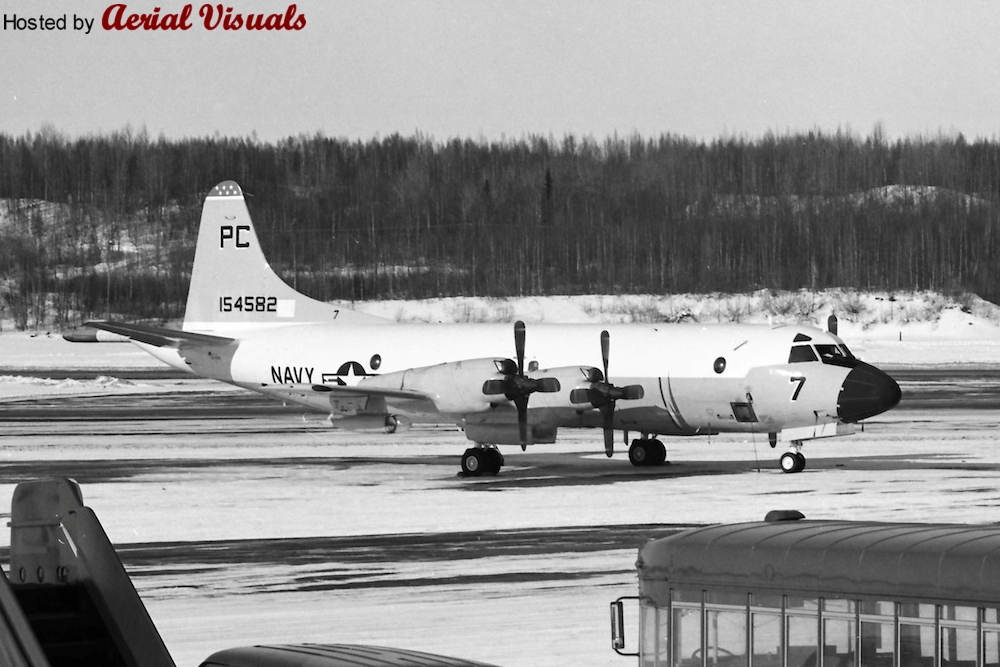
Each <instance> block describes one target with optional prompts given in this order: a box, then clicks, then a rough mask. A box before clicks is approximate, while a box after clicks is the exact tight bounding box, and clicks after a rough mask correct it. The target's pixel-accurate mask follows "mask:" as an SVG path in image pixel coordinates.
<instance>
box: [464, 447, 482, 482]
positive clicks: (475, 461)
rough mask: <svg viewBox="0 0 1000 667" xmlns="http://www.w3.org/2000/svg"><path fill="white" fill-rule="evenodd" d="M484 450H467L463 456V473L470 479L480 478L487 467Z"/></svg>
mask: <svg viewBox="0 0 1000 667" xmlns="http://www.w3.org/2000/svg"><path fill="white" fill-rule="evenodd" d="M483 451H484V450H482V449H467V450H465V453H464V454H462V473H463V474H464V475H466V476H468V477H479V476H480V475H482V474H483V471H484V469H485V468H486V467H487V466H486V456H485V455H484V454H483Z"/></svg>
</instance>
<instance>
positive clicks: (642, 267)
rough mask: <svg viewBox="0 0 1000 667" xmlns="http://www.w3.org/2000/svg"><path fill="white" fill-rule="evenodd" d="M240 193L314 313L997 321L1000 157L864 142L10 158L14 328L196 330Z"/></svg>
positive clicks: (320, 142)
mask: <svg viewBox="0 0 1000 667" xmlns="http://www.w3.org/2000/svg"><path fill="white" fill-rule="evenodd" d="M230 179H232V180H235V181H237V182H238V183H239V184H240V185H241V186H242V187H243V189H244V191H245V192H246V193H247V199H248V205H249V207H250V212H251V215H252V217H253V219H254V222H255V224H256V225H257V229H258V233H259V234H260V236H261V242H262V243H263V245H264V248H265V252H266V254H267V255H268V258H269V260H270V261H271V263H272V265H273V266H274V267H275V268H276V270H278V272H279V273H281V274H282V275H283V276H284V277H285V278H286V280H288V282H290V283H292V284H294V285H295V286H296V287H298V288H299V289H300V290H302V291H304V292H306V293H308V294H310V295H311V296H314V297H316V298H319V299H324V300H333V299H343V300H354V299H373V298H383V297H384V298H390V297H391V298H422V297H430V296H439V295H455V294H470V295H494V296H511V295H529V294H554V293H593V292H599V293H647V292H648V293H665V292H714V291H725V292H740V291H747V290H751V289H757V288H760V287H769V288H776V289H798V288H811V289H823V288H827V287H853V288H858V289H880V290H904V289H907V290H908V289H933V290H941V291H953V290H955V291H966V290H967V291H974V292H976V293H978V294H980V295H981V296H983V297H985V298H987V299H991V300H997V299H998V298H1000V278H998V275H1000V274H998V272H997V270H996V269H995V267H996V264H995V262H996V260H995V259H994V258H995V257H997V256H998V247H997V245H998V232H1000V229H998V225H1000V220H998V212H1000V208H998V197H1000V143H997V142H996V141H976V142H972V143H970V142H967V141H966V140H965V139H964V138H963V137H962V136H961V135H958V136H938V137H930V138H910V139H901V140H897V141H888V140H886V139H885V138H884V137H883V136H882V134H881V132H880V130H879V128H877V127H876V129H875V130H874V131H873V132H872V133H871V134H870V135H869V136H867V137H859V136H855V135H852V134H850V133H848V132H837V133H821V132H810V133H806V134H788V135H773V134H768V135H766V136H764V137H763V138H756V139H748V138H735V137H732V138H726V139H719V140H716V141H713V142H701V141H694V140H691V139H686V138H683V137H678V136H674V135H663V136H660V137H658V138H653V139H649V138H643V137H639V136H631V137H615V138H610V139H607V140H603V141H596V140H593V139H589V138H587V139H580V138H577V137H573V136H567V137H564V138H562V139H553V138H551V137H542V136H529V137H526V138H523V139H519V140H508V141H502V142H488V141H474V140H457V139H456V140H451V141H445V142H437V141H433V140H431V139H428V138H425V137H421V136H419V135H418V136H413V137H403V136H399V135H393V136H389V137H386V138H382V139H374V140H371V141H366V142H360V141H347V140H344V139H334V138H329V137H325V136H312V137H306V136H302V137H296V138H289V139H287V140H285V141H281V142H278V143H265V142H260V141H256V140H253V139H234V138H218V137H217V138H204V139H190V140H183V141H168V140H166V139H163V138H159V139H152V138H150V137H149V136H148V135H147V134H146V133H145V132H144V131H139V132H134V131H123V132H118V133H114V134H111V135H108V136H91V137H84V138H79V139H70V138H67V137H65V136H62V135H61V134H60V133H58V132H57V131H53V130H51V129H49V130H45V131H42V132H40V133H36V134H27V135H24V136H6V135H0V307H3V308H4V309H6V313H0V315H6V316H8V317H10V316H13V317H14V318H15V320H16V321H17V323H18V325H19V326H32V325H34V323H35V322H41V321H51V320H55V321H56V323H57V324H64V323H72V322H75V321H78V320H79V319H80V318H87V317H92V316H106V315H119V316H121V315H124V316H129V317H145V318H162V319H167V318H174V317H179V316H180V315H181V314H182V312H183V306H184V301H185V298H186V289H187V280H188V278H189V272H190V264H191V261H192V258H193V253H194V241H195V235H196V233H197V224H198V221H199V217H200V210H201V205H202V202H203V198H204V196H205V194H206V193H207V192H208V190H209V189H210V188H211V187H212V186H213V185H215V184H216V183H217V182H220V181H223V180H230Z"/></svg>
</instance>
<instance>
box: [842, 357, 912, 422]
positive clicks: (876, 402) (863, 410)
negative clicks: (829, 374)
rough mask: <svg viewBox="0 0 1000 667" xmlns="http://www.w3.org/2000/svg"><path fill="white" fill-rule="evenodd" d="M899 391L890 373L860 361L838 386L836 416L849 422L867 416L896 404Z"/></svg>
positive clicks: (899, 396)
mask: <svg viewBox="0 0 1000 667" xmlns="http://www.w3.org/2000/svg"><path fill="white" fill-rule="evenodd" d="M902 395H903V394H902V392H901V391H900V390H899V385H898V384H896V381H895V380H893V379H892V378H891V377H889V376H888V375H886V374H885V373H883V372H882V371H880V370H879V369H877V368H875V367H874V366H871V365H869V364H866V363H859V364H858V365H857V366H855V367H854V368H852V369H851V372H850V373H848V374H847V377H846V378H845V379H844V384H843V386H842V387H841V388H840V398H839V399H838V401H837V416H839V417H840V419H841V421H844V422H848V423H852V422H858V421H861V420H862V419H868V418H869V417H874V416H875V415H879V414H882V413H883V412H885V411H886V410H889V409H890V408H893V407H895V406H896V404H897V403H899V399H900V398H901V397H902Z"/></svg>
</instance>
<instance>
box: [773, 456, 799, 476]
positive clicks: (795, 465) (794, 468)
mask: <svg viewBox="0 0 1000 667" xmlns="http://www.w3.org/2000/svg"><path fill="white" fill-rule="evenodd" d="M778 465H780V466H781V471H782V472H798V471H799V458H798V456H796V454H795V452H785V453H784V454H782V455H781V458H780V459H778Z"/></svg>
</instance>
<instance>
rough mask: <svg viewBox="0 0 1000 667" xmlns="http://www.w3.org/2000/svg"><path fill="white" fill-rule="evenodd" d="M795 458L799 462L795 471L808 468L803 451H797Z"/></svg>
mask: <svg viewBox="0 0 1000 667" xmlns="http://www.w3.org/2000/svg"><path fill="white" fill-rule="evenodd" d="M795 460H796V461H797V462H798V467H796V469H795V472H802V471H803V470H805V469H806V457H805V456H803V455H802V452H795Z"/></svg>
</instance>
